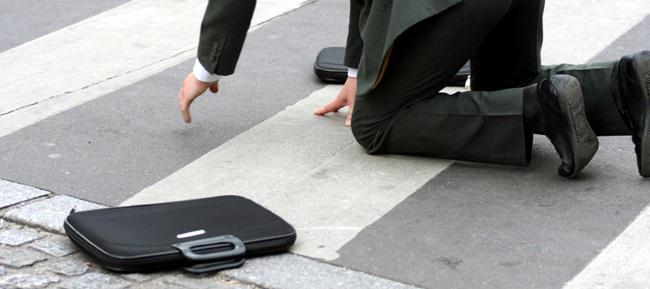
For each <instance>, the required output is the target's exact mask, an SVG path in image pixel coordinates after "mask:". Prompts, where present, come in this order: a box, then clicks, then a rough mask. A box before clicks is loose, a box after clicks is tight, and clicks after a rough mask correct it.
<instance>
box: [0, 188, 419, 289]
mask: <svg viewBox="0 0 650 289" xmlns="http://www.w3.org/2000/svg"><path fill="white" fill-rule="evenodd" d="M32 190H34V191H38V189H35V188H32ZM16 194H29V192H26V191H25V189H24V190H23V192H16ZM61 199H65V200H67V201H66V202H61V201H60V200H61ZM33 204H34V203H28V204H16V205H14V206H12V207H9V208H8V211H7V212H9V213H11V212H15V210H21V209H23V208H28V207H30V205H33ZM38 204H39V206H42V205H43V204H48V205H49V206H48V207H49V208H50V210H49V211H67V209H68V208H69V206H70V204H75V205H76V206H77V207H79V208H85V209H88V208H94V207H96V206H97V205H96V204H93V203H89V202H86V201H83V200H79V199H75V198H73V197H69V196H54V197H51V198H46V199H42V200H40V201H38ZM49 211H48V210H39V209H34V210H26V211H22V212H21V213H20V214H18V215H20V216H21V219H20V221H21V223H20V224H18V223H14V222H12V221H11V220H5V218H6V217H7V215H8V213H5V215H4V216H3V218H2V219H0V220H1V221H2V224H3V225H2V227H0V288H3V289H5V288H7V289H9V288H64V289H85V288H89V289H90V288H99V289H106V288H115V289H121V288H131V289H133V288H147V289H152V288H218V289H236V288H237V289H247V288H248V289H254V288H282V289H290V288H305V285H306V284H308V287H309V288H314V289H318V288H323V289H326V288H351V289H352V288H381V289H383V288H386V289H409V288H416V287H413V286H409V285H405V284H401V283H398V282H394V281H391V280H388V279H384V278H379V277H376V276H373V275H369V274H367V273H363V272H358V271H354V270H350V269H347V268H344V267H337V266H333V265H330V264H326V263H322V262H319V261H315V260H311V259H308V258H304V257H300V256H296V255H293V254H284V255H276V256H270V257H263V258H257V259H252V260H249V261H248V262H247V263H246V264H245V266H244V267H243V268H241V269H234V270H228V271H224V272H222V273H219V274H204V275H196V276H195V275H188V274H181V273H178V272H176V271H169V272H161V273H147V274H142V273H133V274H115V273H112V272H109V271H106V270H104V269H102V268H101V267H100V266H98V265H96V264H94V263H93V262H92V261H91V260H90V259H89V258H88V257H87V256H86V255H85V254H84V253H82V252H79V250H77V248H76V246H75V245H73V244H72V242H70V241H69V240H68V239H67V238H66V237H65V236H64V235H62V234H63V232H60V231H58V230H55V231H53V232H47V231H40V228H53V227H57V226H56V225H53V224H62V223H63V222H64V220H65V218H66V214H51V213H50V212H49Z"/></svg>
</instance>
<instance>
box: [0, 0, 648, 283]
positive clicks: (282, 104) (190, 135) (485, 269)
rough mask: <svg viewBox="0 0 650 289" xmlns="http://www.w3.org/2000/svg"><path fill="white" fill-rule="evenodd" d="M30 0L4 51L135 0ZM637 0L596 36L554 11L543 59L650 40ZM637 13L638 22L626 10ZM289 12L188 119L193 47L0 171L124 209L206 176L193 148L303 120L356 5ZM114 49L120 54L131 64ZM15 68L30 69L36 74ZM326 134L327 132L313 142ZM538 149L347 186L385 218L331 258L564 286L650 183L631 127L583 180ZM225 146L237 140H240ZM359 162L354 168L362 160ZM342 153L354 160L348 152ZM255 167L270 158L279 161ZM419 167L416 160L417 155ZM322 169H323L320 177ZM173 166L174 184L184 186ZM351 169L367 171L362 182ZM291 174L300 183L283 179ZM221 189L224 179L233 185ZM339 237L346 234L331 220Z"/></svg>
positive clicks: (53, 127) (40, 139) (635, 46)
mask: <svg viewBox="0 0 650 289" xmlns="http://www.w3.org/2000/svg"><path fill="white" fill-rule="evenodd" d="M35 2H36V1H29V3H27V2H25V1H22V0H5V1H3V2H2V3H0V35H3V37H0V60H1V59H2V58H1V57H2V55H3V53H5V52H7V51H11V49H12V48H15V49H20V47H19V45H21V44H23V43H28V42H30V41H32V40H34V39H37V38H38V37H41V36H43V35H47V34H48V33H52V32H55V31H56V30H58V29H61V28H64V27H66V26H68V25H71V24H74V23H77V22H78V21H82V20H83V19H85V18H88V17H91V16H96V15H98V14H100V13H101V12H103V11H110V9H113V8H115V7H117V6H118V5H119V4H122V3H126V2H127V1H125V0H120V1H101V2H97V1H93V2H87V1H85V2H84V1H77V0H61V1H56V2H44V3H40V2H39V3H38V4H36V3H35ZM548 2H549V3H548V5H549V6H550V9H547V11H548V12H547V13H551V14H550V15H551V16H552V17H557V18H558V19H572V17H573V16H571V15H570V14H571V13H572V12H571V11H562V9H560V8H558V7H559V6H562V5H565V4H562V3H560V2H559V1H557V0H556V1H548ZM582 2H585V3H586V4H589V5H583V6H584V7H593V10H594V11H593V13H592V14H594V15H596V16H597V15H598V13H600V12H602V11H601V10H599V9H598V7H599V6H598V5H602V6H606V5H618V4H616V3H617V2H616V1H614V0H611V1H587V0H584V1H582ZM601 2H602V3H601ZM610 2H611V3H610ZM639 3H640V4H639ZM160 5H165V4H160ZM202 5H203V4H202ZM576 5H578V4H576ZM627 5H629V7H628V6H625V7H623V5H622V6H621V7H623V8H620V10H621V11H618V10H616V11H609V12H608V13H611V14H612V15H610V16H611V17H612V19H613V20H612V23H613V24H612V27H609V28H608V29H601V30H600V34H599V35H600V36H601V37H602V39H601V40H600V42H599V43H598V44H595V43H590V42H587V41H588V40H589V39H590V38H589V37H591V36H585V39H575V37H574V38H571V39H570V41H569V40H565V39H564V38H562V37H564V35H565V33H564V32H566V35H572V34H571V33H577V34H579V32H580V31H583V30H584V31H586V32H585V33H587V32H588V34H589V35H593V34H594V31H593V29H595V28H594V27H596V28H598V25H597V24H598V23H596V24H594V25H593V26H592V27H589V26H588V25H585V27H575V26H572V27H568V28H567V27H562V26H561V25H560V24H561V21H559V20H558V21H557V22H552V21H551V23H550V24H549V29H548V30H547V33H546V35H545V39H546V41H547V42H549V48H548V49H546V50H545V52H544V53H545V55H548V59H551V60H556V59H559V60H564V59H568V60H574V59H575V60H577V61H589V62H596V61H605V60H611V59H616V58H618V57H620V56H621V55H622V54H625V53H629V52H632V51H638V50H642V49H650V39H649V38H648V35H650V14H648V13H650V5H648V4H647V3H644V2H642V1H637V2H634V1H631V2H629V3H628V4H627ZM634 5H637V6H638V7H637V6H634ZM28 6H40V7H41V8H42V9H39V11H38V12H37V13H32V12H30V11H32V10H31V9H25V7H28ZM585 9H592V8H585ZM625 9H627V10H625ZM45 11H47V13H45ZM587 12H589V11H582V12H581V13H580V15H579V17H584V19H583V20H581V21H582V22H586V21H588V20H590V19H591V18H589V17H596V16H593V15H592V16H589V15H588V14H589V13H587ZM633 12H634V13H635V14H634V15H635V17H636V18H634V19H636V20H629V19H631V18H629V19H627V18H626V17H619V16H620V15H627V14H626V13H630V14H632V13H633ZM283 13H285V14H281V15H280V16H279V17H277V18H275V19H273V20H272V21H269V22H267V23H265V24H264V25H263V26H261V27H259V28H257V29H255V30H253V31H251V32H250V34H249V37H248V39H247V41H246V44H245V50H244V52H243V54H242V56H241V58H240V62H239V65H238V67H237V72H236V74H235V75H233V76H230V77H228V78H226V79H224V80H223V81H222V82H221V91H220V92H219V94H217V95H209V96H204V97H202V98H200V99H199V100H198V101H197V102H196V103H195V105H194V109H193V111H192V112H193V116H194V123H192V124H191V125H185V124H183V123H182V122H181V118H180V115H179V114H178V112H177V108H176V100H175V96H176V93H177V91H178V86H179V84H180V81H181V80H182V79H183V77H184V76H185V74H187V73H188V72H189V71H190V70H191V66H192V64H193V59H191V58H187V59H183V61H180V62H179V64H174V65H169V67H166V68H165V69H164V70H161V71H160V72H155V73H153V74H152V75H151V76H148V77H143V79H142V80H139V81H136V82H134V83H132V84H129V85H125V86H123V87H119V89H116V90H114V91H113V90H111V91H109V92H107V93H104V94H102V95H101V97H99V98H96V99H94V100H91V101H88V102H84V103H79V104H78V105H75V106H74V107H73V108H71V109H68V110H65V111H63V112H61V113H56V114H54V115H52V116H50V117H47V118H46V119H44V120H42V121H38V122H34V123H33V124H31V125H28V126H26V127H25V128H22V129H20V130H17V131H15V132H13V133H10V134H8V135H5V136H2V137H0V179H6V180H11V181H15V182H19V183H24V184H29V185H32V186H36V187H40V188H44V189H47V190H49V191H53V192H55V193H57V194H65V195H71V196H75V197H78V198H82V199H85V200H89V201H93V202H97V203H101V204H106V205H120V204H121V203H123V202H124V201H127V200H129V199H130V198H132V197H134V196H135V197H137V196H138V194H139V193H140V192H142V191H143V190H146V189H147V188H151V187H153V188H155V187H156V186H157V184H160V183H165V180H166V179H168V178H170V176H171V177H173V176H174V175H176V174H178V172H180V171H183V169H184V168H185V172H192V170H195V171H196V172H201V163H200V162H198V161H197V160H200V159H201V158H202V157H204V156H206V155H209V154H210V153H211V152H215V151H218V150H219V149H220V148H223V147H224V146H225V144H228V143H229V142H230V143H231V144H236V145H242V147H245V145H246V143H242V142H241V140H240V139H241V138H238V136H241V135H242V133H245V132H247V131H250V130H251V129H253V128H255V127H256V126H259V125H263V124H264V123H265V121H269V120H273V121H276V119H279V121H283V122H285V123H286V125H287V126H291V125H292V123H291V122H292V121H297V120H299V119H300V117H299V116H296V117H295V119H292V118H291V115H292V114H295V113H304V114H307V113H308V112H307V108H304V109H303V110H301V109H294V110H291V108H289V109H288V108H287V107H290V106H292V105H294V104H295V103H297V102H299V101H301V100H303V99H305V98H307V97H308V96H309V95H310V94H312V93H313V92H314V91H318V90H320V89H322V88H323V87H325V84H323V83H321V82H319V81H318V80H317V79H316V78H315V76H314V75H313V73H312V64H313V61H314V57H315V56H316V54H317V53H318V51H319V50H320V49H321V48H323V47H326V46H341V45H343V44H344V41H345V33H346V24H347V23H346V20H347V3H346V1H344V0H317V1H313V2H310V3H308V4H306V5H304V6H302V7H301V8H299V9H297V10H295V11H293V10H291V11H285V12H283ZM616 13H619V14H616ZM639 15H641V16H639ZM199 16H200V15H199ZM547 17H549V16H548V15H547ZM563 17H564V18H563ZM617 17H618V18H617ZM573 18H575V17H573ZM626 19H627V20H626ZM152 21H153V20H152ZM567 21H568V20H567ZM581 21H578V22H581ZM599 23H600V22H599ZM105 29H110V27H106V28H105ZM197 32H198V30H197ZM596 36H597V35H596ZM596 36H593V37H596ZM561 38H562V41H567V42H566V49H563V47H562V45H561V44H562V41H560V40H558V39H561ZM441 45H450V46H451V45H453V43H446V44H441ZM143 47H147V46H146V44H143ZM143 49H145V48H143ZM147 49H148V48H147ZM103 61H111V62H116V63H120V61H121V60H120V59H108V60H103ZM123 61H126V60H123ZM3 69H11V68H10V67H5V68H3ZM17 73H22V74H24V75H25V77H27V76H29V75H30V74H29V71H18V72H17ZM52 73H56V71H54V72H52ZM92 73H93V72H92V71H88V74H92ZM34 77H35V78H36V79H38V78H44V77H47V74H46V73H38V74H36V75H35V76H34ZM333 91H336V89H331V90H328V93H330V94H332V97H333V96H334V95H333V93H332V92H333ZM9 97H16V96H9V95H0V104H2V102H1V101H2V99H3V98H9ZM323 99H326V98H323ZM319 100H320V98H319ZM54 101H58V100H54ZM309 105H312V103H311V102H309ZM315 105H316V104H315V103H314V104H313V106H315ZM279 113H280V114H279ZM277 116H281V117H280V118H278V117H277ZM301 116H302V115H301ZM274 117H275V118H274ZM337 117H338V118H340V117H341V115H338V116H334V117H333V118H334V120H335V121H331V120H332V119H331V118H330V119H329V120H330V122H328V123H327V125H330V126H332V127H333V126H337V127H336V129H337V131H338V130H341V129H344V128H341V127H338V126H339V125H340V126H342V120H341V121H340V123H339V121H338V120H339V119H337ZM318 125H323V124H322V122H321V123H320V124H318ZM319 128H321V127H318V126H317V125H314V126H312V127H311V129H314V130H315V129H319ZM282 129H283V128H282V127H278V130H277V133H276V132H274V133H276V134H275V136H277V143H278V145H279V146H282V143H284V142H286V143H293V141H295V139H294V138H305V137H306V136H309V138H310V139H308V140H307V141H305V140H303V139H301V140H300V141H301V142H297V143H300V144H305V147H303V148H296V149H295V150H296V154H298V153H299V152H303V151H306V152H309V151H310V149H313V150H314V151H315V153H321V152H322V151H316V149H315V148H316V144H318V143H321V144H322V143H323V142H327V141H330V140H328V139H327V138H328V136H327V135H322V136H321V134H319V133H317V132H318V131H317V130H316V131H313V133H311V134H300V133H295V135H287V134H286V133H282ZM307 130H309V126H308V128H307ZM319 136H320V137H322V140H319V139H317V138H318V137H319ZM262 137H268V135H264V136H262V135H260V138H262ZM340 137H341V139H342V144H344V146H342V147H345V148H346V149H345V151H344V150H343V149H338V148H337V150H332V151H328V152H327V153H322V157H323V158H322V159H323V160H322V162H323V163H327V162H328V160H329V161H330V162H332V159H335V158H336V156H337V155H341V154H343V155H345V153H348V150H350V148H349V147H348V143H351V138H350V137H349V136H346V135H341V136H340ZM346 137H347V138H346ZM309 141H311V143H313V144H310V142H309ZM331 141H332V143H334V140H331ZM273 145H275V144H270V145H269V149H268V151H269V153H272V152H273V151H274V150H273V149H272V148H273ZM311 145H313V148H311V147H310V146H311ZM256 147H259V146H256ZM534 148H535V153H534V156H533V163H532V164H531V166H530V167H528V168H515V167H504V166H492V165H484V164H475V163H459V162H456V163H453V164H451V165H450V166H448V167H446V166H443V165H441V167H442V168H443V169H442V170H441V172H440V173H437V172H436V173H435V174H434V175H432V176H431V178H427V179H426V180H427V181H426V182H424V183H422V184H421V185H413V184H412V183H409V184H406V183H400V182H398V181H396V182H395V183H394V184H392V188H389V189H391V190H395V191H399V190H400V188H411V187H413V186H414V188H417V189H404V191H403V192H401V193H403V194H404V198H403V199H395V200H391V202H392V203H390V204H388V205H386V207H387V208H389V209H388V210H386V211H381V210H379V209H376V208H378V207H382V200H376V199H372V198H368V199H365V200H359V199H354V198H351V199H350V200H351V202H365V203H364V204H363V205H364V206H363V207H364V208H365V207H367V208H365V209H364V210H368V211H373V210H374V211H373V212H374V213H377V214H378V215H377V219H376V220H373V221H372V222H370V224H369V225H368V226H365V227H362V228H355V229H354V234H353V235H352V236H351V238H352V239H351V240H350V241H349V242H344V244H341V245H342V247H340V248H334V250H335V251H336V253H337V255H338V256H337V257H336V258H325V259H327V260H326V261H327V262H331V263H333V264H337V265H340V266H344V267H349V268H353V269H356V270H360V271H364V272H368V273H371V274H374V275H378V276H382V277H385V278H388V279H392V280H396V281H399V282H403V283H406V284H412V285H416V286H420V287H425V288H562V287H563V286H564V284H565V283H566V282H568V281H570V280H572V279H573V278H574V277H575V276H576V275H577V274H579V273H580V272H581V270H583V268H585V267H586V266H587V265H588V264H589V263H590V261H591V260H592V259H594V258H595V257H596V256H598V254H599V253H600V252H601V251H602V250H603V249H604V248H606V247H607V246H608V244H610V243H611V242H612V241H613V240H614V239H615V238H616V237H617V236H619V235H620V234H621V232H623V230H625V228H626V227H628V225H629V224H630V223H632V222H633V221H634V220H635V218H636V217H637V215H639V214H640V213H641V212H642V210H643V209H644V208H646V206H647V205H648V204H649V203H650V194H649V193H650V182H648V181H647V180H642V179H640V178H639V177H638V174H637V173H636V167H635V166H634V161H635V160H634V153H633V147H632V143H631V141H630V140H629V139H628V138H627V137H608V138H601V148H600V150H599V153H598V154H597V155H596V157H595V159H594V160H593V161H592V163H591V164H590V166H589V167H588V168H587V169H586V170H585V172H584V174H583V176H582V177H581V178H580V179H578V180H575V181H568V180H564V179H562V178H559V177H557V176H556V174H555V171H556V170H555V167H556V166H557V162H558V160H557V157H556V155H555V153H554V151H553V149H552V147H551V146H550V144H549V143H548V141H546V140H545V139H543V138H542V137H538V138H536V140H535V146H534ZM229 149H231V150H233V151H235V152H237V150H236V147H235V148H232V145H231V146H230V147H229ZM351 150H352V152H351V153H352V154H353V156H356V155H355V153H357V150H356V149H355V148H354V147H352V148H351ZM339 151H344V152H339ZM246 153H248V154H256V153H257V154H260V155H264V153H265V152H264V148H263V146H262V148H261V149H260V151H256V152H250V151H247V152H246ZM244 158H245V157H244V156H242V159H244ZM215 159H216V158H215ZM260 159H264V160H268V161H269V162H277V163H278V166H279V165H280V164H282V162H283V161H285V160H283V158H278V159H272V158H260ZM336 160H339V159H336ZM286 161H287V162H288V160H286ZM364 161H366V160H365V159H363V160H362V161H361V163H360V164H357V165H359V166H362V167H363V166H364V165H365V163H363V162H364ZM234 162H235V164H234V165H232V167H233V168H238V167H237V164H236V162H237V160H236V159H235V160H234ZM337 164H340V165H346V164H345V162H342V163H337ZM406 164H407V165H406V166H409V164H410V163H408V162H406ZM382 166H384V167H382ZM389 166H390V162H389V161H388V162H386V163H382V164H380V165H378V167H377V170H378V172H379V173H378V174H377V175H374V176H373V177H376V178H381V172H382V170H383V169H384V168H387V167H389ZM224 167H226V165H225V164H224ZM259 167H260V168H272V166H269V164H260V166H259ZM410 168H411V169H413V170H414V172H416V171H417V170H416V169H414V168H415V165H413V166H412V167H410ZM246 169H247V170H254V168H250V167H247V168H246ZM206 170H208V167H206ZM212 170H213V171H212ZM386 170H387V169H386ZM262 173H263V172H262ZM269 173H271V172H269ZM201 174H204V175H206V176H207V177H209V176H211V175H215V176H217V175H219V176H225V178H226V179H236V178H242V179H243V180H244V181H246V177H247V174H246V173H238V174H235V173H233V172H229V171H220V170H219V169H218V168H217V169H214V168H210V170H208V171H205V170H204V171H202V172H201ZM287 174H288V175H285V176H283V180H284V179H287V180H291V179H296V180H302V178H304V177H305V176H306V175H307V173H304V174H298V173H296V174H295V175H291V174H289V173H287ZM181 175H182V174H181ZM313 175H314V174H313V172H312V173H310V174H309V176H313ZM320 176H324V175H323V174H321V175H320ZM178 178H179V177H177V178H176V179H175V180H174V181H168V182H166V183H165V184H176V183H174V182H178ZM316 179H317V181H313V182H310V183H308V184H314V185H316V186H317V185H319V184H318V180H320V181H321V182H334V181H340V182H341V183H345V180H344V179H343V180H340V179H333V178H327V177H322V178H316ZM251 181H253V180H251ZM355 181H358V182H360V183H363V181H364V180H356V179H355ZM368 182H369V183H372V180H370V179H368ZM296 183H299V182H298V181H296ZM178 184H180V182H178ZM418 184H419V183H418ZM194 185H195V188H193V189H196V190H201V189H204V190H206V191H205V192H203V193H204V194H206V195H210V194H212V193H213V192H211V191H210V189H211V188H214V187H215V184H210V183H209V182H206V183H205V184H203V183H200V184H194ZM275 185H276V184H273V186H275ZM292 185H296V184H295V183H290V182H289V183H288V184H287V186H292ZM271 186H272V185H271V184H269V187H271ZM223 187H225V188H229V187H228V184H226V185H223ZM230 188H231V189H232V192H230V193H231V194H240V193H241V194H243V193H245V192H242V191H238V190H239V189H241V188H242V187H241V186H239V187H238V186H232V187H230ZM246 189H247V190H259V191H264V190H266V189H267V188H265V187H264V186H259V187H254V188H250V187H249V188H246ZM332 189H333V190H336V189H337V187H336V186H332ZM179 190H180V187H179ZM220 193H221V192H220ZM246 193H250V192H246ZM166 194H169V196H170V198H173V196H174V195H175V194H177V192H175V191H174V189H173V186H171V189H170V191H169V192H167V193H166ZM214 194H217V193H216V192H215V193H214ZM303 197H304V196H303ZM143 199H144V200H147V197H146V196H145V197H143ZM150 200H151V201H154V199H153V198H152V199H150ZM310 200H318V201H319V202H324V203H322V204H313V206H314V207H315V208H316V209H314V212H303V213H301V212H290V214H294V215H296V216H298V217H300V216H301V214H304V216H305V218H306V219H309V218H314V216H319V215H318V213H319V212H318V210H319V209H318V207H319V206H321V207H322V208H328V206H327V205H328V204H327V203H326V202H328V200H327V198H309V197H304V199H299V201H300V202H309V201H310ZM382 208H383V207H382ZM279 210H282V208H281V209H279ZM323 210H324V209H323ZM287 214H289V213H287ZM281 215H282V214H281ZM371 215H372V214H371ZM373 216H374V215H373ZM331 234H332V236H333V237H334V236H338V235H337V234H338V233H337V232H336V231H332V233H331ZM307 255H308V256H309V257H314V258H318V257H319V256H311V255H309V254H307ZM639 288H641V287H639Z"/></svg>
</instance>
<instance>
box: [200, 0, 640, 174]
mask: <svg viewBox="0 0 650 289" xmlns="http://www.w3.org/2000/svg"><path fill="white" fill-rule="evenodd" d="M254 7H255V1H251V0H211V1H210V2H209V4H208V9H207V11H206V14H205V17H204V20H203V25H202V29H201V38H200V39H201V41H200V43H199V51H198V57H199V61H200V62H201V64H202V65H203V66H204V67H205V68H206V69H207V70H208V71H210V72H212V73H216V74H220V75H228V74H231V73H233V72H234V69H235V64H236V62H237V59H238V57H239V54H240V52H241V47H242V45H243V42H244V39H245V35H246V32H247V30H248V26H249V25H250V19H251V17H252V13H253V10H254ZM543 10H544V1H543V0H491V1H485V0H351V1H350V25H349V31H348V41H347V49H346V65H348V66H350V67H355V68H358V69H359V76H358V77H359V79H358V90H357V98H356V102H355V106H354V113H353V120H352V131H353V133H354V135H355V137H356V139H357V140H358V142H359V143H360V144H361V145H362V146H364V147H365V148H366V149H367V150H368V152H369V153H397V154H416V155H427V156H433V157H439V158H450V159H457V160H468V161H479V162H490V163H502V164H512V165H526V164H528V162H529V160H530V148H531V142H532V132H531V131H529V130H528V129H527V128H526V126H525V125H524V119H523V108H522V94H523V87H525V86H528V85H531V84H534V83H536V82H538V81H540V80H541V79H543V78H547V77H549V76H550V75H551V74H569V75H572V76H575V77H576V78H578V79H579V80H580V82H581V84H582V87H583V91H584V95H585V106H586V111H587V116H588V120H589V122H590V124H591V126H592V127H593V129H594V130H595V131H596V133H597V134H599V135H626V134H629V133H630V132H629V130H628V129H627V128H626V127H625V124H624V123H623V121H622V119H621V117H620V115H619V112H618V110H617V108H616V104H615V103H614V99H615V97H616V96H617V95H618V93H619V92H618V91H617V89H618V85H616V83H617V81H618V80H617V79H616V75H615V73H614V71H616V65H617V62H611V63H601V64H593V65H583V66H575V65H561V66H553V67H542V66H541V65H540V50H541V45H542V35H543V34H542V15H543ZM468 59H471V61H472V71H471V73H472V91H469V92H462V93H456V94H453V95H449V94H445V93H440V90H441V89H443V88H444V85H445V84H446V83H447V82H448V80H449V79H450V78H451V77H453V75H454V74H455V72H456V71H458V69H459V68H460V67H461V66H462V65H463V64H464V63H465V62H466V61H467V60H468Z"/></svg>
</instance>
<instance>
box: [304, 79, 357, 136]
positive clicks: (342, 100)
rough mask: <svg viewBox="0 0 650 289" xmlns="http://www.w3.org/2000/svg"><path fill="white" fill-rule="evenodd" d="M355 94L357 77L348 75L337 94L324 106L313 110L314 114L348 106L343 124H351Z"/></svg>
mask: <svg viewBox="0 0 650 289" xmlns="http://www.w3.org/2000/svg"><path fill="white" fill-rule="evenodd" d="M356 96H357V79H356V78H354V77H348V79H347V80H346V81H345V84H344V85H343V88H341V92H339V95H338V96H337V97H336V98H334V100H332V101H331V102H330V103H328V104H326V105H325V106H322V107H319V108H317V109H316V110H315V111H314V114H315V115H325V114H327V113H330V112H337V111H339V109H341V108H342V107H345V106H349V110H348V115H347V118H346V119H345V125H346V126H350V125H352V110H353V109H354V98H355V97H356Z"/></svg>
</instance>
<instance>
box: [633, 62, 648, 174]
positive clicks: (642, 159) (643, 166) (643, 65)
mask: <svg viewBox="0 0 650 289" xmlns="http://www.w3.org/2000/svg"><path fill="white" fill-rule="evenodd" d="M634 62H635V64H639V65H635V66H634V67H635V69H636V72H637V75H638V76H639V78H640V79H639V84H640V85H641V89H642V91H644V92H645V94H644V95H643V103H644V104H645V107H646V110H645V127H644V128H645V129H644V131H643V133H642V135H641V149H640V151H639V152H638V154H637V158H638V159H637V162H638V164H639V174H641V176H642V177H644V178H649V177H650V51H644V52H641V53H637V54H635V55H634Z"/></svg>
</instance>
